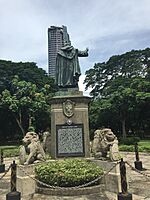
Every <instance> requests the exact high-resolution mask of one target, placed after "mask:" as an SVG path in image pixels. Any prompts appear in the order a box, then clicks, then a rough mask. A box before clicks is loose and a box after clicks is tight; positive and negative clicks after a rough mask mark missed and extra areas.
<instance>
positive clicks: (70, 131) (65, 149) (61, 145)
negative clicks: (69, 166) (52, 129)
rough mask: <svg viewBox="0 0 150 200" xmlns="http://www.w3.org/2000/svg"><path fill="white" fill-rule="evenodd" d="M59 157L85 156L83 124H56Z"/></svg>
mask: <svg viewBox="0 0 150 200" xmlns="http://www.w3.org/2000/svg"><path fill="white" fill-rule="evenodd" d="M56 147H57V157H78V156H82V157H83V156H84V155H85V153H84V134H83V124H73V125H57V126H56Z"/></svg>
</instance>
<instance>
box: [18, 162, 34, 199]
mask: <svg viewBox="0 0 150 200" xmlns="http://www.w3.org/2000/svg"><path fill="white" fill-rule="evenodd" d="M35 166H36V164H32V165H18V167H17V190H18V191H19V192H21V195H22V196H26V195H31V194H34V193H35V184H36V183H35V181H34V180H33V179H32V177H33V178H34V177H35ZM28 175H29V176H30V177H31V178H30V177H29V176H28Z"/></svg>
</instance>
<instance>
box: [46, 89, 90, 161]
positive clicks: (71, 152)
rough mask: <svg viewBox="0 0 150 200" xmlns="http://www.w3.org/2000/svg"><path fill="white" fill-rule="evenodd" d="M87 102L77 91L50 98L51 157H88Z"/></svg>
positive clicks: (87, 99) (87, 98)
mask: <svg viewBox="0 0 150 200" xmlns="http://www.w3.org/2000/svg"><path fill="white" fill-rule="evenodd" d="M64 92H65V91H64ZM70 92H73V91H72V89H71V90H70ZM67 93H68V90H67ZM76 93H77V95H76ZM89 102H90V98H89V97H85V96H82V95H81V94H80V92H79V91H74V95H72V96H71V95H66V96H61V95H60V96H55V97H53V98H51V99H50V104H51V141H53V142H52V144H51V157H52V158H54V159H56V158H60V157H61V158H63V157H86V158H87V157H90V138H89V122H88V104H89Z"/></svg>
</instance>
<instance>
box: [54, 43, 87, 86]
mask: <svg viewBox="0 0 150 200" xmlns="http://www.w3.org/2000/svg"><path fill="white" fill-rule="evenodd" d="M86 56H88V48H86V50H85V51H80V50H78V49H75V48H74V47H73V46H71V44H69V43H67V44H65V46H63V47H62V48H61V49H60V50H59V51H58V53H57V58H56V84H57V85H58V86H59V87H60V88H61V87H62V88H76V87H78V81H79V76H80V75H81V70H80V66H79V60H78V57H86Z"/></svg>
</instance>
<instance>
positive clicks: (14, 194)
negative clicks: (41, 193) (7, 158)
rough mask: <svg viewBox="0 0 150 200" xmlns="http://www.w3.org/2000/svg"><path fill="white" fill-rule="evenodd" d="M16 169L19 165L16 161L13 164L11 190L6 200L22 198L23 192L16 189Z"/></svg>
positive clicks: (19, 199)
mask: <svg viewBox="0 0 150 200" xmlns="http://www.w3.org/2000/svg"><path fill="white" fill-rule="evenodd" d="M16 170H17V165H16V163H15V161H13V163H12V164H11V192H9V193H8V194H6V200H21V193H20V192H17V189H16V180H17V176H16Z"/></svg>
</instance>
